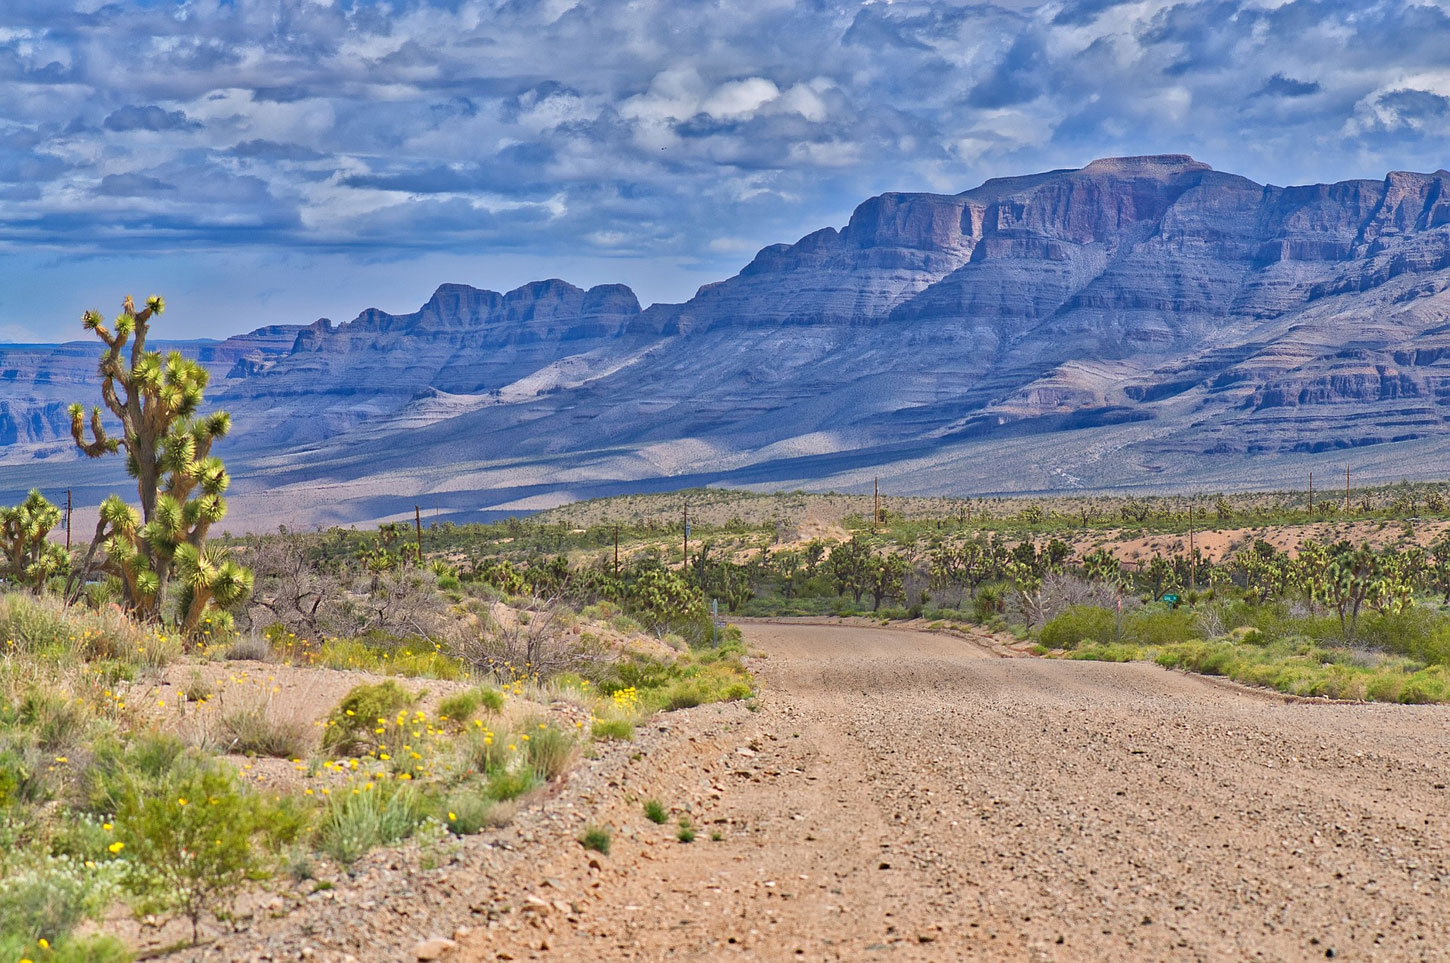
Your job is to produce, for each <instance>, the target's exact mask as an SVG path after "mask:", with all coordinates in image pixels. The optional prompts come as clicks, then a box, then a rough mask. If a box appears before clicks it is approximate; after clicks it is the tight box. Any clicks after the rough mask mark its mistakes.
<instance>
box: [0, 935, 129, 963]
mask: <svg viewBox="0 0 1450 963" xmlns="http://www.w3.org/2000/svg"><path fill="white" fill-rule="evenodd" d="M47 942H49V943H50V948H49V949H48V950H42V949H40V947H39V945H38V944H37V941H35V940H32V939H27V938H25V937H21V936H12V935H10V934H7V933H5V932H4V931H3V930H0V960H7V961H8V960H33V961H34V963H130V961H131V959H132V956H131V951H130V950H128V949H126V946H125V944H123V943H122V942H121V941H120V940H118V939H116V938H115V937H114V936H96V935H93V936H83V937H78V938H74V939H63V940H47Z"/></svg>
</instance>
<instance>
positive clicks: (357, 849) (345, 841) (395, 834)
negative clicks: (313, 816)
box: [316, 782, 428, 865]
mask: <svg viewBox="0 0 1450 963" xmlns="http://www.w3.org/2000/svg"><path fill="white" fill-rule="evenodd" d="M425 803H426V801H425V799H424V798H423V795H422V794H421V793H420V792H419V791H418V790H416V789H415V788H413V787H412V786H410V785H406V784H399V783H393V782H377V783H372V784H370V785H368V786H365V787H359V788H358V789H357V790H356V791H355V792H350V793H343V792H338V793H333V794H332V795H331V796H330V797H329V798H328V804H327V807H326V808H325V809H324V810H323V811H322V818H321V819H320V820H319V822H318V826H317V832H316V842H317V846H318V848H319V849H321V850H322V851H323V852H324V853H326V854H327V855H329V856H331V857H332V858H333V859H335V860H337V861H338V862H339V863H343V864H344V865H350V864H352V863H354V862H357V860H358V859H359V858H360V857H361V856H362V855H363V854H364V853H366V852H367V851H368V850H370V849H372V848H373V847H375V846H383V845H386V844H388V843H395V842H398V841H399V840H402V839H407V838H408V837H409V836H411V835H413V833H414V832H415V831H417V829H418V827H419V826H420V825H422V823H423V820H425V819H426V818H427V817H428V812H427V806H426V804H425Z"/></svg>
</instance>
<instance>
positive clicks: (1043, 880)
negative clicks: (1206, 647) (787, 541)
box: [448, 623, 1450, 961]
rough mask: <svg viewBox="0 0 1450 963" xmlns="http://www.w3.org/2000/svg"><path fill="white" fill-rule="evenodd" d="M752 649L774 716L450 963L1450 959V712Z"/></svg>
mask: <svg viewBox="0 0 1450 963" xmlns="http://www.w3.org/2000/svg"><path fill="white" fill-rule="evenodd" d="M745 632H746V637H747V639H748V640H749V642H750V643H751V644H752V646H753V647H755V648H758V649H759V650H761V651H762V652H763V653H764V654H765V656H766V658H765V659H764V660H762V662H761V665H760V667H759V673H760V675H761V677H762V680H763V683H764V695H763V697H762V699H761V700H760V707H759V711H757V712H755V713H753V714H747V713H737V714H736V715H735V716H733V717H730V719H729V720H728V722H721V721H720V719H721V717H715V716H711V714H710V713H709V712H706V711H705V710H703V709H702V710H695V711H694V714H693V715H691V716H689V717H688V720H687V721H686V722H685V724H683V725H682V726H678V727H677V728H676V731H675V732H674V733H673V734H672V738H670V739H668V740H666V741H664V742H661V743H660V744H659V745H657V746H656V747H654V748H653V749H652V750H651V751H650V752H649V753H648V754H647V755H645V756H644V757H643V758H642V759H639V760H637V761H636V762H635V763H633V764H631V765H630V766H629V767H626V769H627V771H624V772H622V773H621V774H620V776H619V777H618V779H616V780H613V781H612V782H611V786H610V791H609V793H606V794H604V795H605V796H607V797H608V798H599V797H595V799H596V804H597V806H598V808H597V809H596V810H595V811H594V813H593V817H594V818H595V819H596V820H597V821H602V822H606V823H608V824H609V825H611V826H613V827H614V828H615V834H616V835H615V845H614V848H613V852H612V854H611V855H610V856H608V857H598V858H595V859H594V863H595V865H594V866H592V867H591V866H590V865H589V859H590V856H589V854H587V853H585V852H583V851H582V850H581V849H579V848H578V847H577V846H574V847H569V846H562V847H556V848H555V849H554V850H552V851H549V852H548V853H546V854H545V855H544V856H543V857H542V858H541V859H540V860H539V861H538V862H537V863H536V864H534V865H532V866H530V867H529V871H530V872H532V873H533V874H534V876H535V878H537V879H542V880H543V881H544V882H543V883H542V884H541V886H542V889H541V890H540V891H539V893H537V894H534V895H533V896H532V898H530V899H528V901H526V902H524V903H521V904H520V906H519V909H518V911H517V912H511V913H509V914H506V915H505V916H503V917H500V918H498V919H496V920H495V922H494V923H493V924H492V925H490V926H487V927H479V928H477V929H475V930H474V932H472V933H470V934H468V935H466V936H464V937H463V938H462V939H461V940H460V943H461V945H460V946H459V947H458V948H457V949H456V950H454V951H453V952H452V953H450V954H449V955H448V958H450V959H454V958H457V959H466V960H495V959H528V958H539V959H555V960H570V961H575V960H578V961H585V960H588V961H611V960H626V959H632V960H663V959H681V960H717V959H748V960H787V959H789V960H852V961H858V960H872V959H882V960H954V959H1014V960H1022V959H1026V960H1034V959H1040V960H1166V959H1173V960H1178V959H1182V960H1244V959H1264V960H1310V959H1325V958H1339V959H1358V960H1370V959H1373V960H1400V959H1407V960H1414V959H1450V906H1447V903H1446V897H1447V879H1450V856H1447V841H1450V815H1447V813H1450V806H1447V801H1450V791H1447V789H1446V785H1447V782H1450V725H1447V723H1450V710H1447V709H1445V708H1437V707H1403V706H1375V705H1339V704H1313V703H1305V702H1286V701H1284V700H1281V699H1279V698H1276V697H1273V696H1270V695H1267V694H1260V693H1256V692H1251V691H1247V690H1242V689H1238V688H1234V687H1229V686H1223V685H1218V684H1215V683H1213V682H1211V681H1208V680H1204V679H1200V678H1196V677H1192V676H1186V675H1180V674H1174V673H1169V672H1166V671H1163V670H1160V669H1157V668H1155V667H1152V666H1146V665H1109V664H1101V663H1082V662H1061V661H1045V660H1038V659H1020V658H1012V659H1009V658H998V657H996V656H997V655H998V654H999V653H998V652H996V651H995V650H993V649H992V648H991V647H989V646H987V645H978V644H974V643H973V642H972V641H970V640H964V639H961V638H956V637H951V636H946V635H936V634H925V633H918V632H905V631H893V630H886V629H875V628H861V627H852V626H813V625H801V624H780V623H771V624H763V623H758V624H751V625H747V626H746V627H745ZM646 798H659V799H661V800H662V801H664V802H665V803H666V804H668V805H671V806H673V807H675V808H676V810H677V812H682V811H684V810H685V809H686V808H687V809H688V810H689V815H690V818H691V819H692V820H693V822H694V823H695V824H696V825H697V826H698V830H699V835H698V838H697V840H696V841H695V842H694V843H692V844H689V845H684V844H681V843H679V842H676V841H675V839H674V826H673V824H671V825H667V826H655V825H654V824H652V823H649V822H647V821H646V820H645V819H644V817H643V815H642V813H641V811H640V806H639V802H640V800H642V799H646ZM712 832H718V833H719V834H720V836H721V837H722V838H721V840H720V841H717V842H712V841H711V840H710V834H711V833H712ZM560 897H562V898H560Z"/></svg>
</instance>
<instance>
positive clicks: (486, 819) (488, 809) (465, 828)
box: [444, 788, 493, 836]
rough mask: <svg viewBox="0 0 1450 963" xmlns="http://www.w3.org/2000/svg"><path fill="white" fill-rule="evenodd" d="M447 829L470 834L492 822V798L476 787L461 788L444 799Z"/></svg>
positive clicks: (456, 832)
mask: <svg viewBox="0 0 1450 963" xmlns="http://www.w3.org/2000/svg"><path fill="white" fill-rule="evenodd" d="M444 804H445V806H446V807H447V808H446V811H445V814H446V815H447V817H448V821H447V823H446V825H447V826H448V831H449V832H450V833H452V834H453V835H455V836H472V835H474V834H476V833H479V832H481V831H483V829H484V828H485V827H487V826H489V825H492V823H493V800H491V799H489V798H488V797H487V796H486V795H484V794H483V793H481V792H479V791H478V790H477V789H476V788H461V789H458V790H457V791H455V792H454V793H453V794H452V795H450V796H449V797H448V798H447V799H446V800H445V803H444Z"/></svg>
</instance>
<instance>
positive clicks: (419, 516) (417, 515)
mask: <svg viewBox="0 0 1450 963" xmlns="http://www.w3.org/2000/svg"><path fill="white" fill-rule="evenodd" d="M413 530H414V531H415V532H417V533H418V564H419V565H422V564H423V513H422V511H420V510H419V508H418V506H417V505H414V506H413Z"/></svg>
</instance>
